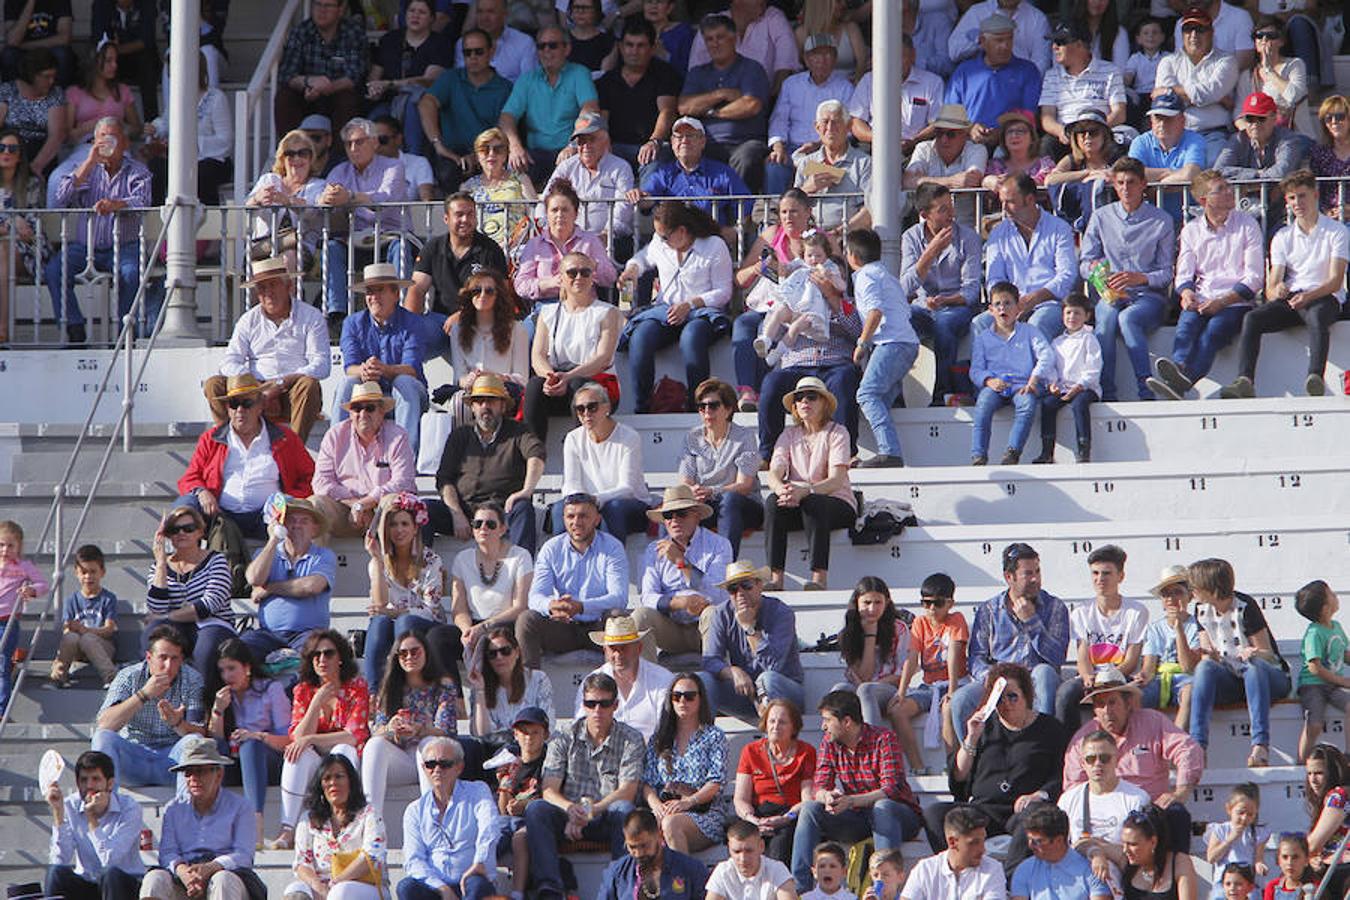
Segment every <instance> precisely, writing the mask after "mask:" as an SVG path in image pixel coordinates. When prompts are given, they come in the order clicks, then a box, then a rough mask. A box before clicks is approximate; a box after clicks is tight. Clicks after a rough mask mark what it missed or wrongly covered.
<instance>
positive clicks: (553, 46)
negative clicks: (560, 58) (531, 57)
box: [535, 41, 563, 50]
mask: <svg viewBox="0 0 1350 900" xmlns="http://www.w3.org/2000/svg"><path fill="white" fill-rule="evenodd" d="M562 45H563V42H562V41H540V42H539V43H537V44H535V46H536V47H538V48H539V49H540V50H557V49H558V48H559V47H561V46H562Z"/></svg>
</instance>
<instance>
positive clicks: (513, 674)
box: [468, 625, 554, 754]
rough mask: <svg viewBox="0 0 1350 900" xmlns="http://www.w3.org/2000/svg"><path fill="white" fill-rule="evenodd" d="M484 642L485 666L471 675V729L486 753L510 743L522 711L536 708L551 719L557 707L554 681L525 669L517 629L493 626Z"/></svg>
mask: <svg viewBox="0 0 1350 900" xmlns="http://www.w3.org/2000/svg"><path fill="white" fill-rule="evenodd" d="M483 640H484V641H486V642H487V643H485V644H484V645H483V663H484V664H483V666H482V667H481V668H474V669H473V670H472V671H470V672H469V674H468V682H469V728H470V729H471V730H472V731H473V736H474V737H476V738H479V739H480V740H481V741H482V742H483V743H484V745H485V746H484V748H483V752H484V753H485V754H487V753H495V752H497V751H498V750H500V749H501V748H502V747H505V746H506V745H507V744H509V743H511V741H512V740H513V735H512V734H511V729H512V728H513V727H514V725H515V723H516V719H517V717H518V716H519V715H520V712H521V710H524V709H528V708H530V707H536V708H538V709H542V710H543V711H544V712H545V713H547V714H548V716H549V719H550V720H551V719H552V718H553V716H554V708H553V682H552V681H550V680H549V677H548V675H547V674H545V673H544V672H542V671H540V670H539V669H527V668H525V660H524V658H523V657H522V656H521V655H520V641H518V640H517V639H516V629H515V626H513V625H494V626H492V627H491V628H489V629H488V630H487V633H486V634H485V635H484V636H483ZM545 736H547V734H546V735H545Z"/></svg>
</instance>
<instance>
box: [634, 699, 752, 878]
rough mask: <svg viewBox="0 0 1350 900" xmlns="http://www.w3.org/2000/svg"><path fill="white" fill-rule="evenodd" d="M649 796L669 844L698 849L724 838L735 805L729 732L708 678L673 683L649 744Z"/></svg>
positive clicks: (646, 770) (686, 849)
mask: <svg viewBox="0 0 1350 900" xmlns="http://www.w3.org/2000/svg"><path fill="white" fill-rule="evenodd" d="M642 781H643V787H642V792H643V795H644V796H645V797H646V798H647V806H648V807H649V808H650V809H651V811H652V813H654V814H655V815H656V821H658V822H660V823H661V833H662V834H663V835H664V836H665V839H666V846H668V847H670V849H672V850H676V851H679V852H680V853H696V852H698V851H699V850H704V849H706V848H708V847H711V846H712V845H713V844H720V843H722V836H723V835H724V834H725V833H726V827H725V822H726V819H727V814H728V813H729V812H730V809H729V808H728V807H729V806H730V804H729V803H728V802H727V800H728V797H727V795H726V794H725V793H723V791H722V785H724V784H726V781H727V736H726V734H725V733H723V731H722V729H720V728H718V727H717V726H716V725H714V724H713V713H712V705H711V704H710V703H708V699H707V698H706V697H704V696H703V682H702V681H700V680H699V679H698V678H697V677H695V676H694V675H690V674H685V675H680V676H679V677H677V678H676V679H675V680H674V681H672V682H671V684H670V689H669V690H668V691H667V692H666V702H665V704H664V706H663V707H662V709H661V721H660V723H659V724H658V725H657V726H656V734H654V735H652V739H651V742H650V743H648V744H647V763H646V766H645V768H644V770H643V776H642Z"/></svg>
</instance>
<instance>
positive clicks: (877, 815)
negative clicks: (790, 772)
mask: <svg viewBox="0 0 1350 900" xmlns="http://www.w3.org/2000/svg"><path fill="white" fill-rule="evenodd" d="M922 827H923V819H921V818H920V817H919V814H918V813H916V812H915V811H914V807H912V806H907V805H906V804H904V803H899V802H897V801H895V800H878V801H877V802H876V803H874V804H873V805H872V808H871V809H850V810H846V811H845V812H841V813H828V812H826V811H825V804H824V803H821V802H820V801H819V800H810V801H807V802H806V803H803V804H802V806H801V809H800V810H799V811H798V813H797V832H796V834H794V835H793V837H792V877H793V879H794V880H796V882H797V890H798V891H802V892H805V891H809V890H811V887H812V885H813V884H814V883H815V879H814V877H813V876H812V874H811V864H812V862H813V861H814V860H813V855H814V853H815V849H816V845H817V844H819V843H820V842H821V841H843V842H844V843H846V844H851V843H854V842H855V841H860V840H862V839H863V838H865V837H867V836H868V835H869V834H870V835H872V837H873V838H874V839H875V841H876V845H877V850H891V849H896V850H898V849H900V845H901V844H903V843H904V842H905V841H907V840H909V839H911V838H913V837H914V836H916V835H917V834H918V833H919V829H920V828H922Z"/></svg>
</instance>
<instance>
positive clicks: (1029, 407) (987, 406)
mask: <svg viewBox="0 0 1350 900" xmlns="http://www.w3.org/2000/svg"><path fill="white" fill-rule="evenodd" d="M1038 402H1039V398H1038V395H1037V394H1035V393H1029V394H1024V393H1022V392H1021V391H1020V390H1015V391H1013V395H1012V396H1011V397H1005V396H1003V395H1002V394H1000V393H999V392H998V391H996V390H994V389H993V388H989V387H982V388H980V395H979V396H978V397H977V398H976V399H975V414H974V416H972V419H973V422H974V426H975V427H974V428H973V429H972V430H971V433H970V455H971V456H988V455H989V426H990V424H991V423H992V422H993V421H994V413H996V412H998V410H999V409H1000V408H1001V407H1003V406H1005V405H1007V404H1009V403H1011V404H1012V408H1013V423H1012V430H1011V431H1009V432H1008V449H1009V450H1016V451H1017V452H1018V453H1021V452H1022V448H1023V447H1025V446H1026V443H1027V438H1028V437H1030V435H1031V422H1032V420H1033V419H1034V418H1035V417H1036V406H1037V403H1038Z"/></svg>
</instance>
